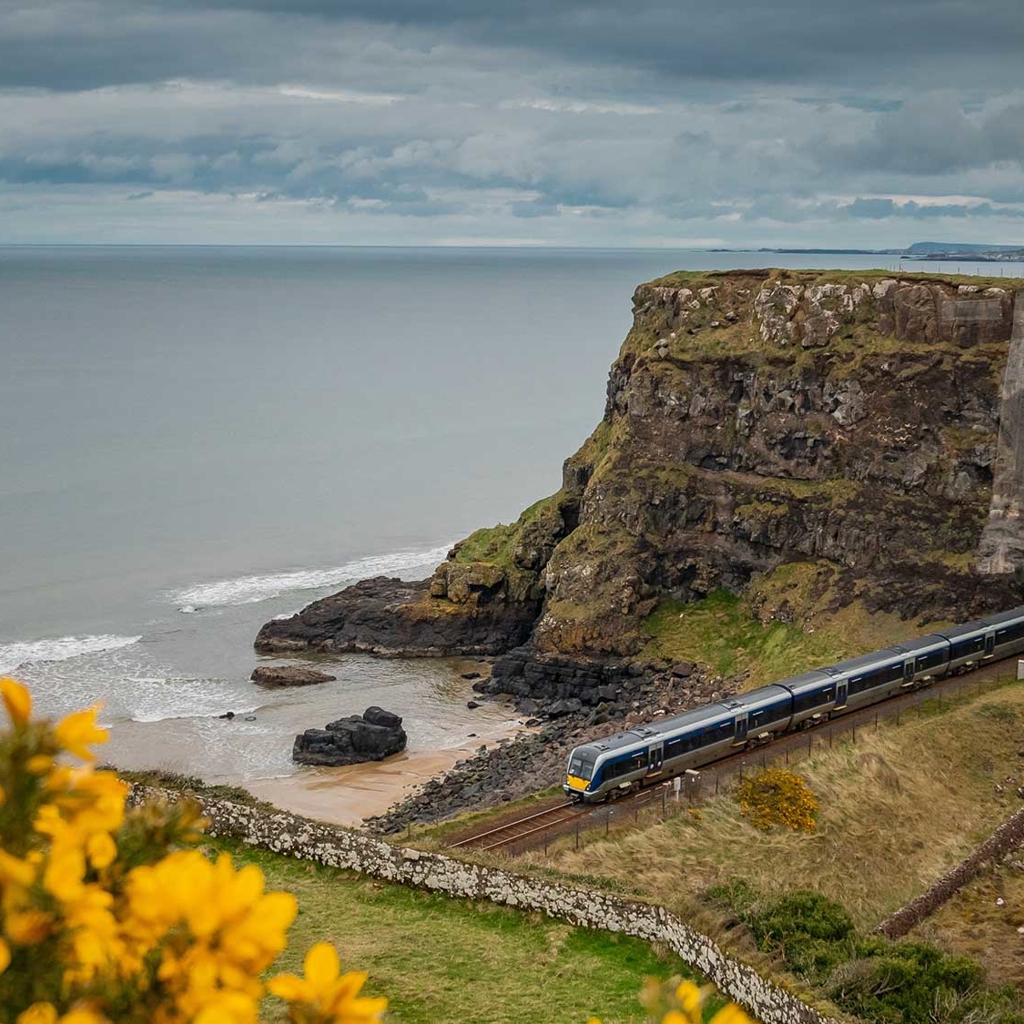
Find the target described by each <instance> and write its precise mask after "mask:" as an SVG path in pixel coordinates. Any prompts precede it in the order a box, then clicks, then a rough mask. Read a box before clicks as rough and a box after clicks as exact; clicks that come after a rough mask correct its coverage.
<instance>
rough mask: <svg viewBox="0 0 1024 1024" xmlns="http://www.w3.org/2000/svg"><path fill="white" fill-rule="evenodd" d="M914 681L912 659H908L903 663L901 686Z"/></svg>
mask: <svg viewBox="0 0 1024 1024" xmlns="http://www.w3.org/2000/svg"><path fill="white" fill-rule="evenodd" d="M913 681H914V659H913V658H908V659H907V660H906V661H905V662H903V685H904V686H906V685H907V684H908V683H912V682H913Z"/></svg>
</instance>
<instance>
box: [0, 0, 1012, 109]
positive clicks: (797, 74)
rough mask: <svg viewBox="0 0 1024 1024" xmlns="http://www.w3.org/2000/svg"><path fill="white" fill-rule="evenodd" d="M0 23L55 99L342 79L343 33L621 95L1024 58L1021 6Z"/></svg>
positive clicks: (289, 7) (912, 2) (430, 11)
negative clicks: (460, 51) (191, 80)
mask: <svg viewBox="0 0 1024 1024" xmlns="http://www.w3.org/2000/svg"><path fill="white" fill-rule="evenodd" d="M0 17H3V18H4V31H3V32H2V33H0V84H2V85H6V86H31V87H40V88H53V89H81V88H96V87H100V86H103V85H110V84H124V83H128V82H152V81H161V80H164V79H167V78H175V77H200V78H208V77H227V78H231V79H232V80H235V81H242V82H249V83H257V82H260V83H266V82H275V81H281V80H282V79H283V78H291V77H295V76H296V75H300V76H301V75H302V72H303V71H304V70H305V71H306V72H307V73H309V72H312V73H313V74H314V75H315V76H316V77H317V78H318V79H320V80H334V81H342V80H345V78H346V69H345V67H344V66H343V62H342V66H339V65H338V64H337V63H335V62H334V59H335V58H339V57H343V56H344V53H345V49H346V47H345V43H346V37H347V39H348V41H350V42H359V41H361V40H370V39H376V40H385V41H386V40H387V39H388V37H389V36H391V37H392V38H394V39H395V40H403V39H404V40H406V41H408V42H409V43H410V44H411V45H412V46H413V47H416V48H418V49H420V51H421V52H422V53H424V54H429V53H430V51H431V50H436V49H437V48H438V47H442V48H443V47H447V46H452V45H460V46H465V47H482V48H485V49H486V50H488V51H493V52H502V53H504V58H503V63H505V64H506V66H507V67H508V68H510V69H511V68H512V67H514V66H515V64H516V62H517V61H522V60H523V59H524V57H523V55H524V54H526V55H529V57H528V58H527V62H528V63H532V62H533V61H534V60H536V59H537V58H538V57H539V58H540V59H541V60H542V61H543V62H545V63H548V64H549V65H550V66H551V71H552V72H553V73H554V74H555V75H557V74H558V72H559V65H562V64H565V63H571V64H574V65H584V66H590V67H602V68H605V69H608V68H612V69H621V70H622V71H623V72H624V74H623V77H622V79H621V80H617V81H616V82H615V83H614V87H615V88H616V89H618V90H620V91H621V90H622V89H628V90H630V91H633V90H637V91H640V92H645V91H646V92H649V93H657V94H666V93H671V92H672V90H673V89H675V88H677V87H678V84H679V83H681V82H694V81H704V82H708V83H716V84H719V85H721V84H723V83H735V82H761V83H783V84H786V83H816V84H819V85H826V86H828V87H830V88H831V87H834V86H836V85H839V84H856V85H859V86H861V87H864V86H867V85H870V84H873V83H892V82H893V81H899V82H903V83H906V82H908V81H916V82H922V81H931V82H934V81H937V80H940V81H942V82H945V83H946V84H950V85H954V84H956V85H961V86H964V87H971V88H978V87H981V86H983V85H985V84H989V85H991V84H993V83H995V82H1000V81H1002V82H1004V83H1005V81H1006V78H1005V76H1006V74H1007V72H1008V71H1009V70H1010V67H1009V65H1008V64H1007V65H1004V64H1003V62H1004V61H1006V62H1015V61H1016V60H1017V59H1018V58H1019V55H1020V53H1021V52H1024V17H1022V16H1021V8H1020V3H1019V0H974V2H972V3H970V4H965V3H964V2H963V0H900V2H898V3H892V2H891V0H860V2H859V3H840V2H831V3H829V2H822V0H779V2H777V3H772V4H769V3H764V2H761V0H720V2H718V3H715V4H707V3H704V2H700V3H698V2H695V0H683V2H679V0H633V2H630V3H625V2H622V0H616V2H607V0H605V2H601V0H596V2H595V0H559V2H558V3H550V2H541V0H522V2H518V3H511V4H485V3H479V2H478V0H438V2H422V3H420V2H412V0H406V2H395V0H386V2H383V0H340V2H336V3H332V2H329V0H296V2H290V0H188V2H185V3H181V2H175V3H171V2H165V3H150V4H146V3H141V4H139V3H130V2H128V0H63V2H54V0H40V2H37V3H35V4H32V5H29V4H25V3H22V2H20V0H4V2H3V3H2V4H0ZM395 71H396V73H397V74H398V76H399V77H401V75H400V69H397V68H396V69H395Z"/></svg>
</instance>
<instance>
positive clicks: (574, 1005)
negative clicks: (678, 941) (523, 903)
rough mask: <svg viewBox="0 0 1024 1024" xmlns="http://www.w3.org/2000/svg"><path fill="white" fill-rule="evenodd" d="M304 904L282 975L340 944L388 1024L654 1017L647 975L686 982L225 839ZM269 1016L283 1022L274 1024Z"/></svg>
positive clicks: (575, 936)
mask: <svg viewBox="0 0 1024 1024" xmlns="http://www.w3.org/2000/svg"><path fill="white" fill-rule="evenodd" d="M215 845H216V847H217V848H218V849H224V850H227V851H228V852H230V853H231V854H232V856H233V857H234V858H235V860H236V862H245V863H255V864H258V865H259V866H260V868H262V870H263V872H264V874H265V875H266V877H267V884H268V886H269V887H270V888H274V889H285V890H287V891H288V892H291V893H294V895H295V896H296V897H297V898H298V900H299V906H300V908H301V909H300V912H299V917H298V919H297V920H296V922H295V924H294V925H293V927H292V930H291V933H290V941H289V948H288V950H287V951H286V953H285V954H284V956H283V957H282V960H281V963H280V964H279V967H280V968H282V969H285V970H292V971H298V970H301V960H302V956H303V954H304V952H305V950H306V949H308V948H309V947H310V946H311V945H312V944H313V943H315V942H318V941H321V940H327V941H330V942H333V943H334V944H335V945H336V946H337V948H338V950H339V953H340V955H341V958H342V963H343V965H344V966H345V967H346V968H347V969H359V970H365V971H368V972H369V975H370V980H369V982H368V983H367V988H366V992H367V994H371V995H385V996H387V997H388V999H389V1000H390V1008H389V1011H388V1013H387V1016H386V1020H387V1022H388V1024H399V1022H401V1024H414V1022H423V1024H427V1022H429V1024H439V1022H443V1024H470V1022H472V1024H482V1022H487V1024H504V1022H508V1024H512V1022H515V1024H530V1022H534V1021H536V1022H538V1024H540V1022H545V1024H546V1022H551V1021H558V1022H559V1024H563V1022H564V1024H572V1022H577V1021H578V1022H579V1024H584V1022H585V1021H586V1020H587V1019H588V1017H590V1016H591V1015H592V1014H597V1015H599V1016H600V1017H601V1019H602V1020H603V1021H604V1022H605V1024H612V1022H627V1021H630V1022H631V1021H637V1022H639V1021H641V1020H646V1018H645V1017H643V1016H642V1015H641V1012H640V1004H639V1001H638V993H639V991H640V987H641V985H642V983H643V979H644V977H645V976H653V977H657V978H661V979H664V978H668V977H670V976H672V975H676V974H687V973H689V972H687V969H686V967H685V965H684V964H683V963H682V961H681V960H679V959H678V957H676V956H675V955H674V954H671V953H668V952H659V951H657V950H654V949H652V948H651V946H650V945H649V944H647V943H644V942H641V941H639V940H636V939H630V938H627V937H624V936H617V935H609V934H605V933H603V932H594V931H589V930H587V929H583V928H575V927H572V926H571V925H568V924H564V923H561V922H558V921H552V920H550V919H548V918H545V917H542V916H540V915H537V914H526V913H520V912H517V911H513V910H508V909H504V908H501V907H496V906H495V905H493V904H491V903H488V902H484V901H481V902H477V903H473V902H469V901H462V900H453V899H449V898H447V897H444V896H439V895H435V894H431V893H425V892H419V891H416V890H412V889H407V888H404V887H402V886H398V885H389V884H387V883H384V882H378V881H375V880H372V879H367V878H365V877H363V876H361V875H357V874H354V873H352V872H346V871H339V870H336V869H334V868H327V867H323V866H319V865H315V864H311V863H308V862H303V861H295V860H291V859H289V858H287V857H280V856H276V855H274V854H270V853H265V852H262V851H256V850H253V849H252V848H250V847H245V846H242V845H240V844H234V843H228V842H225V841H217V843H216V844H215ZM268 1019H270V1020H275V1021H276V1020H282V1019H283V1018H282V1017H274V1016H273V1008H270V1014H269V1017H268Z"/></svg>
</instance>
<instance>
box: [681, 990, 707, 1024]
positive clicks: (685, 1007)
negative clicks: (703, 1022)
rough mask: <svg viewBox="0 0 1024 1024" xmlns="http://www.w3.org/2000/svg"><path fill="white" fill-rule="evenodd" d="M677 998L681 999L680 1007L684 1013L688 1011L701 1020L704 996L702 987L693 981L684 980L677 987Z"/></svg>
mask: <svg viewBox="0 0 1024 1024" xmlns="http://www.w3.org/2000/svg"><path fill="white" fill-rule="evenodd" d="M676 999H677V1000H679V1007H680V1009H681V1010H682V1011H683V1013H688V1014H689V1015H690V1016H691V1017H693V1018H694V1019H696V1020H698V1021H699V1020H700V1016H701V1014H700V1007H701V1003H703V1001H704V998H703V995H702V994H701V991H700V989H699V988H698V987H697V986H696V985H694V983H693V982H692V981H684V982H682V983H681V984H680V985H679V987H678V988H677V989H676Z"/></svg>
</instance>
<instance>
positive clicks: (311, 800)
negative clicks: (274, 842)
mask: <svg viewBox="0 0 1024 1024" xmlns="http://www.w3.org/2000/svg"><path fill="white" fill-rule="evenodd" d="M524 731H525V726H524V725H523V724H522V721H521V720H520V719H515V718H513V719H510V720H509V721H507V722H505V723H502V724H501V725H499V726H498V727H497V728H494V729H490V730H487V731H486V732H484V733H481V734H480V735H478V736H476V737H473V738H472V739H467V740H466V741H465V742H463V743H460V744H458V745H456V746H452V747H444V748H441V749H438V750H432V751H424V750H418V751H413V752H411V753H410V752H409V751H403V752H402V753H400V754H394V755H392V756H391V757H388V758H385V759H384V760H383V761H368V762H366V763H364V764H352V765H345V766H343V767H340V768H312V767H303V768H299V769H298V770H297V771H296V772H294V773H293V774H292V775H287V776H282V777H277V778H265V779H251V780H249V781H248V782H245V783H242V786H243V788H245V789H247V790H248V791H249V792H250V793H252V795H253V796H255V797H256V798H257V799H259V800H265V801H267V802H268V803H271V804H273V805H274V806H275V807H280V808H281V809H282V810H284V811H290V812H291V813H293V814H301V815H303V816H304V817H309V818H315V819H317V820H318V821H324V822H327V823H329V824H332V825H343V826H347V827H350V828H351V827H356V828H358V827H361V826H362V823H363V821H364V820H365V819H366V818H372V817H375V816H377V815H381V814H384V813H385V812H386V811H387V810H388V809H389V808H391V807H393V806H394V805H395V804H397V803H399V802H401V801H402V800H403V799H405V798H406V797H407V796H409V795H410V794H411V793H412V792H414V791H415V790H417V789H419V788H420V787H421V786H423V785H425V784H426V783H428V782H430V781H431V779H435V778H439V777H440V776H441V775H443V774H444V773H445V772H447V771H449V770H450V769H451V768H454V767H455V765H456V764H457V763H458V762H459V761H463V760H465V759H466V758H468V757H471V756H472V755H473V754H475V753H477V752H478V751H479V750H480V748H481V747H486V748H487V749H490V748H491V747H493V746H495V745H497V744H498V743H499V742H500V741H501V740H504V739H509V740H510V739H513V738H514V737H515V736H518V735H519V734H521V733H522V732H524Z"/></svg>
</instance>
